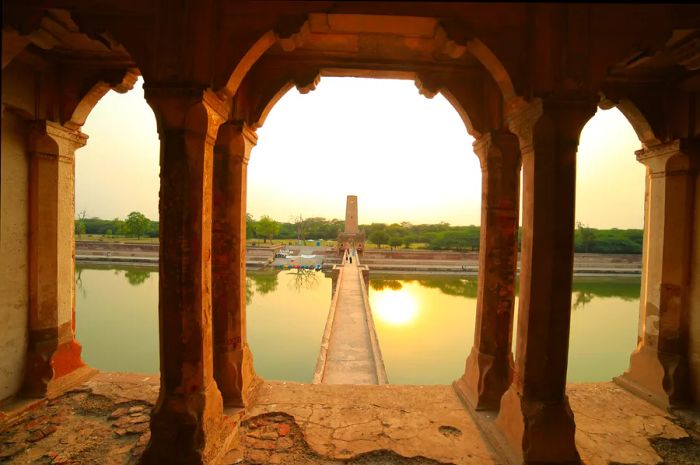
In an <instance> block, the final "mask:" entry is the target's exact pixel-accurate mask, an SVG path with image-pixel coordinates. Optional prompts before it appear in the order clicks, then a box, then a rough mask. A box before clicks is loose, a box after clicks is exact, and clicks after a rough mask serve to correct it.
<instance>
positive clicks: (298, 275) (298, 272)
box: [286, 268, 324, 292]
mask: <svg viewBox="0 0 700 465" xmlns="http://www.w3.org/2000/svg"><path fill="white" fill-rule="evenodd" d="M286 274H288V275H289V276H291V277H292V278H293V279H291V280H289V282H288V283H287V286H289V288H290V289H294V290H295V291H297V292H301V291H310V290H312V289H314V288H315V287H317V286H318V283H319V275H321V276H324V275H323V273H320V272H318V271H315V270H309V269H303V268H296V269H294V270H291V271H288V272H287V273H286Z"/></svg>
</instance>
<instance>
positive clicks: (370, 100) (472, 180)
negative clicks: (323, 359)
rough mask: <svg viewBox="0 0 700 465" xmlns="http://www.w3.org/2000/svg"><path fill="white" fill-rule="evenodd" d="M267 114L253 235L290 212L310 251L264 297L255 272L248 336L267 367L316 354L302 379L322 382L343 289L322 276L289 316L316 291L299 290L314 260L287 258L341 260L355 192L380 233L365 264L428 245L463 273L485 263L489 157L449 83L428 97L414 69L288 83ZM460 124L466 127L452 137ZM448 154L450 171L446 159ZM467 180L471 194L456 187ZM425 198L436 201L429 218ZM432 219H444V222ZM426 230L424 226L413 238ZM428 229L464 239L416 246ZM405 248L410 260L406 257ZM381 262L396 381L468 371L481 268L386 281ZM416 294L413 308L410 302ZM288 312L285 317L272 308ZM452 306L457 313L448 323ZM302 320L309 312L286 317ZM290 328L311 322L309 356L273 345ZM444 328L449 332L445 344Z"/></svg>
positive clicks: (371, 232) (374, 293) (372, 288)
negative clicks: (308, 85)
mask: <svg viewBox="0 0 700 465" xmlns="http://www.w3.org/2000/svg"><path fill="white" fill-rule="evenodd" d="M344 73H347V71H345V70H344ZM328 74H329V75H333V74H339V73H338V72H336V71H330V72H329V73H328ZM372 77H373V78H375V77H377V76H376V75H372ZM381 77H385V78H386V75H382V76H381ZM391 77H393V78H395V77H396V76H395V75H392V76H391ZM406 77H412V76H411V75H410V74H407V76H406ZM266 113H267V115H268V116H267V120H266V121H265V125H264V126H262V127H261V128H260V129H259V130H258V145H257V146H256V147H255V148H254V149H253V151H252V154H251V159H250V162H249V169H248V183H249V184H248V185H249V187H248V207H247V211H248V214H249V215H250V216H252V220H253V222H252V223H253V224H250V223H249V225H248V226H249V228H248V234H249V237H248V244H249V245H253V244H255V246H257V247H259V246H261V245H263V243H267V242H268V241H267V239H266V238H265V237H264V236H262V235H260V234H258V237H252V238H251V237H250V234H251V233H252V234H253V235H255V231H256V224H255V223H256V222H259V221H260V219H261V218H262V217H263V215H264V216H266V217H268V216H269V217H271V218H272V219H274V220H277V221H279V222H280V223H282V224H281V230H280V231H279V232H278V235H277V237H279V239H278V241H279V242H280V246H281V247H282V248H283V249H284V250H285V251H286V250H290V251H292V252H293V256H295V257H296V263H294V264H292V263H291V261H290V260H286V261H285V260H281V259H278V260H276V261H275V263H276V264H277V265H278V266H279V265H282V263H285V265H282V266H283V267H284V269H277V270H276V271H275V272H276V273H277V275H278V278H277V282H278V285H277V287H276V289H275V292H274V293H271V294H264V293H263V295H257V294H258V293H257V287H258V283H257V281H256V273H255V272H254V271H252V270H251V271H249V273H248V275H249V283H250V284H249V285H250V286H252V287H253V291H254V293H253V296H252V299H251V302H250V306H249V307H248V310H247V320H248V337H249V343H250V346H251V350H252V352H253V359H254V361H255V364H256V371H257V373H258V374H260V375H261V376H263V377H264V378H269V379H280V378H282V377H283V376H285V375H284V371H279V370H277V371H275V370H276V368H275V366H278V367H279V366H284V367H287V368H288V367H289V366H290V365H293V364H294V363H298V364H301V365H304V366H306V371H305V373H306V375H305V377H303V376H301V375H297V377H296V378H291V379H293V380H295V381H303V382H310V381H311V375H312V374H313V367H314V365H315V364H316V361H317V360H316V359H317V357H318V355H319V342H320V340H321V336H322V333H323V329H324V325H325V324H326V317H327V314H328V305H329V303H330V301H331V295H332V292H331V282H330V281H331V277H330V274H329V275H328V276H325V277H323V278H321V275H320V274H319V275H318V281H319V283H318V284H317V285H316V287H315V289H311V290H308V289H307V290H306V291H304V290H302V291H301V292H307V294H310V293H316V295H317V296H318V297H316V299H317V300H315V301H313V300H312V301H311V302H310V303H309V306H308V308H306V309H304V310H301V311H295V312H289V313H287V314H286V315H284V313H285V312H284V311H283V308H284V306H287V307H289V306H294V307H295V308H296V305H298V302H309V295H303V296H300V295H301V294H299V293H295V292H296V291H293V292H290V288H289V286H290V284H289V282H292V281H296V278H297V276H296V275H297V274H298V273H299V271H300V270H296V269H292V270H288V269H286V266H289V265H291V266H294V265H303V264H305V262H303V259H300V258H299V257H300V256H301V255H302V254H303V255H313V254H316V255H319V254H323V253H327V254H328V255H324V260H325V259H326V258H328V259H334V257H335V256H336V251H335V249H334V248H333V247H332V246H331V244H332V242H331V241H332V240H333V239H335V237H336V234H337V232H338V230H339V229H342V228H343V225H344V222H343V220H342V218H343V216H344V206H345V196H346V195H348V194H354V195H357V196H358V200H359V202H358V203H359V218H360V224H361V225H364V226H362V227H363V228H364V229H365V230H366V233H367V237H368V241H367V247H368V248H367V249H366V250H365V252H364V254H363V255H362V256H360V262H361V263H365V262H367V264H368V265H369V266H370V268H372V267H373V266H377V264H381V263H383V262H387V261H391V260H394V261H398V262H402V261H403V262H410V261H411V260H413V262H414V263H415V261H416V258H415V256H416V255H418V256H420V255H421V254H422V255H426V254H432V255H434V256H433V257H432V259H433V260H436V263H440V260H441V257H440V255H442V260H443V262H450V263H451V265H452V266H454V267H456V269H458V270H460V271H461V270H463V269H464V267H465V263H467V262H469V263H471V264H472V268H475V267H474V265H475V264H477V263H478V247H479V226H474V225H478V224H479V222H480V199H481V169H480V166H479V160H478V158H477V157H476V156H470V153H471V152H472V147H471V143H472V141H473V139H472V138H471V137H470V136H469V135H468V134H467V132H466V131H465V128H464V122H463V120H462V119H461V117H460V115H459V114H455V109H454V107H452V105H451V103H450V102H449V101H448V100H447V99H446V98H444V97H443V96H442V95H439V96H436V97H435V98H434V99H433V100H428V99H424V98H421V97H420V96H419V93H418V92H417V91H416V89H415V87H414V85H413V83H411V82H410V81H406V80H396V79H393V80H391V79H379V80H378V79H366V78H364V79H363V78H348V77H336V76H332V77H331V76H327V75H325V74H324V77H323V79H322V80H321V81H320V83H319V84H318V86H317V88H316V90H315V91H314V92H313V93H308V94H302V93H301V92H299V91H298V90H294V91H288V92H287V93H286V94H284V95H283V96H282V97H281V98H279V99H278V100H277V101H276V104H275V105H274V107H273V108H272V109H271V110H268V111H267V112H266ZM436 119H439V122H436V121H435V120H436ZM441 126H443V127H441ZM448 133H451V134H452V136H451V137H447V136H446V134H448ZM445 139H448V140H445ZM446 165H450V169H449V170H445V169H444V167H445V166H446ZM457 191H459V192H461V194H460V195H455V192H457ZM465 191H466V193H465ZM280 199H284V202H280ZM436 199H440V200H439V201H437V200H436ZM417 210H422V211H423V212H424V213H423V216H422V217H421V216H420V215H417V214H416V211H417ZM276 212H278V213H276ZM426 212H428V213H426ZM293 217H296V218H293ZM295 219H304V220H307V224H306V226H307V227H308V228H310V229H308V230H306V231H302V234H303V238H302V237H300V236H299V232H300V231H299V230H297V228H296V226H297V224H295ZM460 219H462V220H461V221H460ZM266 221H267V220H266ZM441 222H442V224H441ZM421 223H423V224H429V223H432V224H433V226H432V229H431V227H430V226H420V224H421ZM445 223H450V224H453V225H455V224H460V225H462V226H459V227H450V226H448V225H447V224H445ZM467 225H472V226H467ZM382 233H384V234H386V235H387V238H386V239H384V242H383V243H381V242H380V245H381V248H377V244H376V243H373V239H374V240H379V241H382ZM413 234H418V235H420V237H419V238H416V239H415V240H413V241H412V240H411V238H410V236H411V235H413ZM280 236H281V237H280ZM392 239H393V242H392V243H391V244H392V245H389V242H390V241H391V240H392ZM300 240H301V241H304V242H303V244H304V245H303V246H302V245H300V243H299V241H300ZM309 240H311V242H309ZM418 240H424V241H432V242H433V243H434V244H433V245H434V246H435V247H436V248H437V249H449V248H451V247H452V246H455V248H456V249H458V251H456V252H455V251H448V250H435V251H433V252H430V251H421V250H416V247H419V244H418ZM317 244H320V247H319V246H318V245H317ZM422 245H424V246H429V245H428V244H427V243H424V244H422ZM304 252H305V253H304ZM287 255H289V254H287ZM402 255H406V256H408V258H404V259H401V258H399V259H398V260H397V259H396V258H395V257H399V256H402ZM319 256H320V255H319ZM411 256H412V257H411ZM419 260H420V258H419ZM330 262H332V261H329V263H330ZM373 264H374V265H373ZM379 268H381V266H379V267H378V269H379ZM264 273H267V272H264ZM374 273H375V271H371V274H370V278H369V286H368V287H369V303H370V305H371V307H372V312H373V315H374V325H375V327H376V331H377V336H378V340H379V345H380V346H381V352H382V355H383V357H384V363H385V365H386V368H387V372H388V377H389V382H390V383H399V384H421V383H449V382H451V381H452V380H454V379H455V378H457V377H459V376H460V375H461V372H462V371H463V369H464V360H465V358H466V355H467V351H468V348H469V347H470V345H471V344H470V341H471V340H470V338H471V337H472V336H473V332H474V318H473V310H472V311H471V312H470V311H467V312H464V311H463V309H464V307H465V306H466V308H472V307H475V301H476V277H475V276H472V277H465V276H454V275H453V276H427V275H425V276H417V277H411V276H406V275H403V276H401V275H399V276H398V277H396V279H394V277H392V276H391V275H389V276H382V275H381V274H379V275H378V276H377V278H376V279H375V278H374V277H373V275H374ZM376 273H381V272H379V271H376ZM251 280H252V281H251ZM283 282H287V284H283ZM387 282H388V283H389V284H387ZM397 283H398V287H397ZM392 286H393V287H392ZM275 293H276V294H277V295H274V294H275ZM282 294H290V295H287V296H286V297H283V296H282ZM256 299H258V300H256ZM296 299H299V300H298V301H297V300H296ZM274 302H277V306H275V303H274ZM405 305H408V306H409V307H411V308H408V307H406V308H402V306H405ZM445 305H447V306H448V307H449V308H451V309H452V310H450V311H444V312H442V314H441V312H440V311H439V308H441V307H443V306H445ZM375 307H376V309H375ZM460 309H461V310H460ZM275 312H279V313H280V315H278V316H277V317H275V318H272V317H270V315H271V314H272V313H275ZM275 314H277V313H275ZM436 315H437V316H439V317H440V318H436ZM450 317H452V318H457V320H456V321H448V320H447V319H449V318H450ZM288 318H292V319H294V318H299V319H300V321H294V322H293V323H292V322H288V323H287V324H284V325H279V321H280V320H282V321H287V320H286V319H288ZM314 318H315V320H313V319H314ZM446 318H447V319H446ZM307 319H308V320H309V321H307ZM274 320H277V322H276V321H274ZM302 320H303V321H304V322H305V323H303V324H302ZM311 320H313V322H311ZM299 324H301V325H302V326H301V328H300V327H299ZM280 326H283V327H294V328H297V329H296V330H295V331H294V332H296V333H297V334H293V332H287V333H285V336H284V337H285V339H286V340H289V339H290V338H294V337H299V338H300V341H299V343H298V344H297V343H295V344H291V345H294V346H295V347H301V346H304V345H305V344H306V342H308V344H306V345H308V346H309V347H308V350H307V354H306V359H305V360H302V361H301V362H294V361H293V360H294V359H297V360H299V359H301V358H303V357H302V355H301V354H300V353H299V352H297V351H288V352H285V353H279V352H278V351H275V352H274V354H273V355H270V353H269V351H268V350H267V349H266V348H265V347H264V346H265V345H268V346H269V344H270V342H269V341H270V340H273V339H274V334H276V333H275V332H277V333H278V332H279V331H280V330H283V328H282V329H280ZM304 328H307V329H308V328H315V329H314V330H313V331H315V333H316V334H314V335H309V334H307V332H308V331H307V330H305V329H304ZM426 328H429V329H426ZM446 328H449V329H446ZM313 331H312V332H313ZM426 331H427V332H428V333H431V334H432V336H430V335H427V333H426ZM441 331H442V332H443V336H442V338H441V337H440V336H439V335H438V333H440V332H441ZM445 332H447V333H449V337H447V336H445V334H444V333H445ZM278 335H279V334H278ZM440 339H442V340H443V342H444V343H445V344H443V345H440V344H439V343H436V342H435V341H437V340H440ZM409 340H410V341H412V342H411V343H409V342H407V341H409ZM409 349H410V350H409ZM455 349H457V350H455ZM407 351H408V352H407ZM293 352H294V353H293ZM283 359H284V360H283ZM287 359H289V360H287ZM435 360H441V363H439V364H437V365H440V368H441V370H433V371H432V372H431V365H433V366H434V365H436V364H435ZM392 373H393V374H392ZM410 373H413V374H410ZM415 375H418V376H415ZM286 379H289V378H286Z"/></svg>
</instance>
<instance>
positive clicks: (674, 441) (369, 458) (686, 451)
mask: <svg viewBox="0 0 700 465" xmlns="http://www.w3.org/2000/svg"><path fill="white" fill-rule="evenodd" d="M158 387H159V386H158V377H155V376H143V375H135V374H127V373H100V374H98V375H97V376H95V377H94V378H92V379H91V380H89V381H87V382H85V383H83V384H82V385H80V386H79V387H78V388H76V389H73V390H72V391H70V392H68V393H66V394H64V395H62V396H61V397H59V398H57V399H54V400H52V401H49V402H45V403H42V404H40V405H38V406H36V407H35V408H32V409H25V411H24V413H23V414H22V415H21V416H19V417H17V418H16V419H15V420H14V421H12V422H9V421H8V418H7V417H6V416H3V413H2V411H0V462H2V463H10V464H47V465H48V464H54V465H59V464H60V465H78V464H81V465H82V464H106V465H126V464H135V463H137V462H138V459H139V457H140V456H141V454H142V453H143V450H144V448H145V446H146V444H147V443H148V440H149V437H150V432H149V430H148V424H149V423H148V420H149V412H150V409H151V408H152V407H153V404H154V402H155V400H156V397H157V394H158ZM568 395H569V399H570V402H571V407H572V409H573V411H574V414H575V417H576V424H577V431H576V443H577V445H578V449H579V452H580V453H581V456H582V458H583V460H584V463H586V464H588V465H597V464H638V465H642V464H643V465H646V464H662V463H663V464H665V465H671V464H678V465H686V464H698V463H700V439H699V436H698V434H697V433H696V431H697V429H696V425H692V426H693V428H691V427H690V426H689V425H688V422H685V423H683V422H681V421H679V420H677V419H671V418H670V417H669V415H668V414H665V413H664V412H663V411H661V410H660V409H658V408H656V407H653V406H651V405H650V404H648V403H646V402H644V401H642V400H641V399H638V398H636V397H634V396H632V395H631V394H629V393H627V392H626V391H624V390H622V389H621V388H619V387H617V386H616V385H614V384H612V383H594V384H571V385H569V386H568ZM4 410H5V412H6V411H7V407H6V408H5V409H4ZM240 432H241V440H240V444H239V445H238V446H237V447H236V448H235V449H233V450H231V451H229V452H228V454H227V455H226V456H225V458H224V461H223V463H224V464H226V465H228V464H239V463H240V464H245V465H248V464H266V463H270V464H285V465H296V464H323V465H325V464H341V463H347V464H387V465H391V464H411V465H423V464H446V463H452V464H479V465H481V464H484V465H487V464H502V463H503V462H502V461H501V460H500V459H499V458H498V457H497V456H496V455H495V454H494V452H493V450H492V449H491V448H490V447H489V446H488V444H487V443H486V441H485V440H484V439H483V437H482V435H481V434H480V433H479V430H478V429H477V427H476V425H475V423H474V421H473V420H472V417H471V415H470V414H469V413H468V412H467V411H466V410H465V409H464V407H463V406H462V404H461V403H460V401H459V399H458V398H457V396H456V395H455V394H454V391H453V390H452V388H451V387H450V386H399V385H386V386H348V385H305V384H298V383H291V382H287V383H282V382H265V383H264V384H262V386H261V387H260V391H259V392H258V395H257V399H256V403H255V405H254V406H253V407H252V408H251V409H249V411H248V412H247V413H246V416H245V418H244V420H243V422H242V424H241V429H240Z"/></svg>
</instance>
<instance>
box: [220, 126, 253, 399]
mask: <svg viewBox="0 0 700 465" xmlns="http://www.w3.org/2000/svg"><path fill="white" fill-rule="evenodd" d="M256 142H257V136H256V135H255V132H254V131H252V130H251V129H250V128H248V126H246V125H245V124H242V123H233V122H229V123H226V124H224V125H222V126H221V127H220V128H219V134H218V136H217V140H216V147H215V150H214V209H213V211H214V220H213V229H212V240H213V244H212V257H213V259H212V285H213V288H212V289H213V301H212V311H213V315H214V378H215V379H216V382H217V384H218V386H219V390H220V391H221V395H222V396H223V399H224V405H226V406H227V407H245V406H246V405H247V404H248V401H249V397H250V394H251V393H250V388H251V385H252V382H253V380H254V379H255V372H254V370H253V356H252V354H251V353H250V348H249V347H248V339H247V333H246V308H245V306H246V302H245V299H246V292H245V289H246V287H245V286H246V269H245V262H246V248H245V238H246V186H247V173H248V160H249V158H250V151H251V149H252V148H253V147H254V146H255V143H256Z"/></svg>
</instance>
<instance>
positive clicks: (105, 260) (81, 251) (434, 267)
mask: <svg viewBox="0 0 700 465" xmlns="http://www.w3.org/2000/svg"><path fill="white" fill-rule="evenodd" d="M281 248H282V246H274V247H248V248H247V257H246V266H247V267H248V268H263V267H267V266H270V267H278V268H279V267H287V266H295V265H310V264H312V265H314V266H315V265H317V264H320V265H322V266H323V268H324V269H330V268H332V266H333V265H334V264H339V263H340V257H339V256H338V255H337V254H336V252H335V249H334V248H332V247H313V246H288V247H286V248H285V250H289V251H291V252H292V257H291V258H279V257H277V258H276V257H275V254H276V253H278V252H279V251H280V249H281ZM158 252H159V245H158V244H146V243H119V242H96V241H76V246H75V258H76V262H77V263H81V264H105V265H110V264H111V265H138V266H153V267H156V266H158ZM302 256H306V257H313V258H304V257H302ZM360 260H361V263H362V264H363V265H368V266H369V267H370V269H371V270H372V271H374V272H382V273H386V272H401V273H408V274H411V273H415V274H426V273H427V274H430V273H435V274H438V273H439V274H455V275H476V274H478V271H479V252H453V251H438V250H408V249H397V250H389V249H370V250H367V251H365V254H364V256H362V257H361V258H360ZM307 262H309V263H307ZM311 262H313V263H311ZM518 269H519V264H518ZM641 271H642V256H641V255H628V254H584V253H577V254H575V255H574V274H575V275H576V276H639V275H641Z"/></svg>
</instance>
